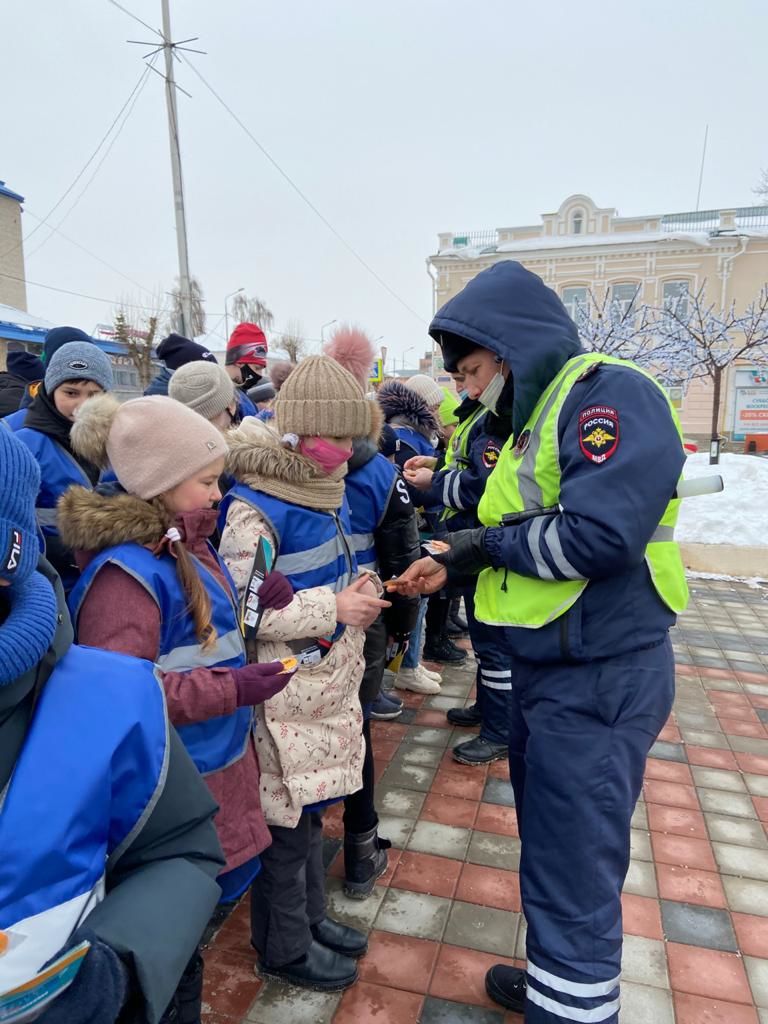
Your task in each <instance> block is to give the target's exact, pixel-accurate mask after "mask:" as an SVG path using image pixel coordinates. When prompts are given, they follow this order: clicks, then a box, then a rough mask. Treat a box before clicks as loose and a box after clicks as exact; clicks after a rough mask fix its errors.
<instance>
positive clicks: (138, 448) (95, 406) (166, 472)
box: [72, 395, 227, 501]
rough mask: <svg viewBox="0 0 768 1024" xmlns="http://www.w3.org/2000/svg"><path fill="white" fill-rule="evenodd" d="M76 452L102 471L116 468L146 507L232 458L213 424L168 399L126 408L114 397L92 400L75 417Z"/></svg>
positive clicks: (132, 403)
mask: <svg viewBox="0 0 768 1024" xmlns="http://www.w3.org/2000/svg"><path fill="white" fill-rule="evenodd" d="M72 447H73V449H74V450H75V451H76V452H77V453H78V454H80V455H83V456H84V457H85V458H86V459H88V460H89V461H90V462H93V463H95V464H96V465H97V466H102V467H104V466H106V465H107V464H109V465H111V466H112V469H113V470H114V471H115V475H116V476H117V479H118V480H119V481H120V483H121V484H122V485H123V487H124V488H125V489H126V491H128V492H129V493H130V494H135V495H136V497H138V498H143V499H144V500H145V501H148V500H149V499H150V498H155V497H157V495H158V494H163V493H164V492H165V491H170V490H171V489H172V488H173V487H176V486H178V484H180V483H183V482H184V481H185V480H189V478H190V477H191V476H194V474H195V473H198V472H199V471H200V470H201V469H205V467H206V466H210V464H211V463H212V462H215V461H216V459H219V458H223V457H224V456H225V455H226V453H227V444H226V441H225V440H224V437H223V435H222V434H221V432H220V431H219V430H217V429H216V427H214V426H213V424H212V423H209V422H208V421H207V420H205V419H203V417H202V416H200V415H198V413H196V412H194V411H193V410H192V409H190V408H188V406H186V405H182V404H181V402H176V401H174V400H173V399H172V398H166V397H165V395H148V396H147V397H146V398H134V399H132V400H131V401H130V402H125V403H124V404H123V405H119V404H118V403H117V402H116V401H115V399H114V398H112V396H111V395H97V396H96V397H95V398H91V399H89V400H88V401H87V402H84V403H83V404H82V405H81V406H80V408H79V409H78V411H77V413H76V415H75V423H74V426H73V427H72Z"/></svg>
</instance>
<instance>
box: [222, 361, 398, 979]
mask: <svg viewBox="0 0 768 1024" xmlns="http://www.w3.org/2000/svg"><path fill="white" fill-rule="evenodd" d="M274 411H275V420H274V422H275V424H276V426H277V431H275V430H273V429H272V428H271V427H270V426H269V425H267V424H266V423H263V422H262V421H260V420H256V419H253V418H247V419H245V420H244V421H243V423H242V424H241V426H240V427H239V428H238V429H237V430H235V431H232V432H230V434H229V435H228V441H229V445H230V457H229V464H228V465H229V469H230V472H231V473H232V475H233V476H234V477H235V479H236V480H237V484H236V485H235V487H234V488H233V489H232V490H231V491H230V493H229V494H228V495H227V497H226V498H225V501H224V503H223V508H222V512H223V515H224V517H225V522H226V524H225V526H224V529H223V532H222V538H221V549H220V550H221V554H222V556H223V557H224V560H225V561H226V563H227V565H228V567H229V569H230V571H231V573H232V575H233V577H234V580H235V582H236V584H237V587H238V590H240V591H241V592H242V591H244V590H245V588H246V587H247V585H248V580H249V577H250V574H251V567H252V564H253V560H254V549H255V547H256V545H257V543H258V542H259V539H260V538H265V539H266V540H267V541H268V542H269V545H270V547H271V548H272V550H273V551H274V553H275V556H276V557H275V562H274V564H275V567H276V568H277V569H278V570H279V571H280V572H282V573H284V574H285V575H286V576H287V577H288V580H289V581H290V583H291V586H292V588H293V591H294V597H293V600H292V601H291V603H290V604H289V605H288V606H287V607H285V608H283V609H281V610H276V611H275V610H273V611H267V612H265V613H264V615H263V618H262V620H261V624H260V626H259V633H258V638H257V639H258V644H257V657H258V658H259V660H263V661H266V662H269V661H271V660H272V659H274V658H283V657H288V656H293V657H296V658H298V659H299V669H298V671H297V673H296V675H295V676H294V678H293V680H292V681H291V683H290V684H289V685H288V686H287V687H286V689H285V690H284V691H282V693H280V694H278V695H277V696H275V697H274V698H272V699H271V700H269V701H267V702H266V703H265V704H264V705H262V706H261V707H260V708H258V709H257V713H256V737H257V745H258V751H259V762H260V766H261V787H262V791H261V796H262V806H263V808H264V815H265V817H266V819H267V822H268V824H269V826H270V832H271V834H272V846H271V847H270V848H269V849H268V850H266V851H265V852H264V855H263V857H262V865H263V867H262V872H261V874H260V875H259V877H258V878H257V880H256V882H255V884H254V886H253V889H252V892H251V941H252V943H253V945H254V946H255V948H256V949H257V951H258V953H259V956H260V967H261V970H262V972H263V973H264V974H266V975H268V976H270V977H276V978H279V979H282V980H286V981H290V982H292V983H294V984H297V985H302V986H304V987H308V988H317V989H322V990H326V991H331V990H337V989H342V988H346V987H347V986H348V985H351V984H352V983H353V982H354V981H355V980H356V978H357V968H356V965H355V963H354V960H353V959H352V957H355V956H360V955H362V954H363V953H364V952H365V950H366V940H365V936H364V935H362V934H361V933H360V932H359V931H357V930H355V929H354V928H346V927H345V926H344V925H341V924H339V923H337V922H335V921H332V920H330V919H329V918H327V917H326V913H325V871H324V868H323V860H322V845H321V844H322V817H321V812H322V809H323V808H324V806H326V805H327V802H328V801H335V800H338V799H340V798H342V797H344V796H347V795H348V794H349V793H352V792H355V791H356V790H358V789H360V786H361V784H362V765H363V739H362V712H361V708H360V700H359V696H358V691H359V686H360V681H361V678H362V675H363V670H364V659H363V643H364V639H365V633H364V631H365V629H366V628H367V627H368V626H370V625H371V623H372V622H373V621H374V620H375V619H376V618H377V617H378V615H379V613H380V611H381V609H382V608H385V607H388V602H386V601H382V600H380V599H379V597H378V595H379V593H380V592H381V587H380V584H379V582H378V577H376V576H375V575H373V574H370V573H368V574H363V575H361V576H358V568H357V562H356V559H355V554H354V542H353V539H352V537H351V527H350V517H349V508H348V505H347V502H346V500H345V496H344V476H345V473H346V469H347V460H348V458H349V456H350V455H351V453H352V438H353V437H360V436H364V435H368V434H369V433H370V430H371V403H370V402H369V401H367V400H366V398H365V395H364V393H363V390H362V388H361V387H360V385H359V384H358V383H357V381H356V380H355V379H354V377H353V376H352V375H351V374H350V373H348V372H347V371H346V370H345V369H343V367H341V366H340V365H339V364H338V363H336V362H335V361H334V360H332V359H328V358H327V357H325V356H311V357H309V358H307V359H304V360H302V362H300V363H299V365H298V366H297V367H296V369H295V370H294V371H293V372H292V373H291V375H290V376H289V377H288V379H287V380H286V382H285V384H283V386H282V388H281V390H280V392H279V394H278V396H277V398H276V399H275V404H274Z"/></svg>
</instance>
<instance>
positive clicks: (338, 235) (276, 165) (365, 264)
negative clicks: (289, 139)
mask: <svg viewBox="0 0 768 1024" xmlns="http://www.w3.org/2000/svg"><path fill="white" fill-rule="evenodd" d="M114 2H115V0H110V3H114ZM181 59H182V60H183V61H184V63H185V64H186V65H187V67H189V68H190V69H191V70H192V71H193V72H194V74H195V75H197V77H198V78H199V79H200V81H201V82H202V83H203V85H204V86H205V87H206V89H207V90H208V91H209V92H210V93H211V95H212V96H213V97H214V98H215V99H216V100H218V102H219V103H220V104H221V106H222V107H223V108H224V109H225V110H226V112H227V113H228V114H229V116H230V117H231V118H232V120H233V121H235V123H236V124H237V125H239V126H240V128H242V130H243V131H244V132H245V134H246V135H247V136H248V138H249V139H250V140H251V142H253V144H254V145H255V146H256V147H257V148H258V149H259V150H260V152H261V153H262V154H263V156H265V157H266V159H267V160H268V161H269V162H270V163H271V164H272V166H273V167H274V168H275V170H276V171H277V172H278V174H279V175H280V176H281V177H282V178H283V179H284V180H285V181H286V182H288V184H289V185H290V186H291V188H292V189H293V190H294V192H295V193H296V194H297V195H298V196H299V197H300V198H301V199H302V200H303V201H304V202H305V203H306V204H307V206H308V207H309V208H310V210H312V212H313V213H314V214H315V216H316V217H318V218H319V219H320V220H321V221H322V222H323V224H325V226H326V227H327V228H328V230H329V231H330V232H331V234H332V235H333V236H334V237H335V238H336V239H337V240H338V241H339V242H341V244H342V245H343V246H344V248H345V249H347V251H348V252H350V253H351V254H352V256H354V258H355V259H356V260H357V262H358V263H359V264H360V265H361V266H362V267H364V268H365V269H366V270H367V271H368V273H369V274H370V275H371V276H372V277H373V278H375V280H376V281H378V283H379V284H380V285H381V286H382V288H384V289H385V291H387V292H389V294H390V295H391V296H392V298H393V299H395V300H396V301H397V302H399V303H400V305H401V306H403V308H404V309H407V310H408V312H409V313H411V314H412V315H413V316H415V317H416V319H417V320H419V321H420V323H422V324H423V323H426V321H425V320H424V318H423V317H422V316H421V314H420V313H417V312H416V310H415V309H413V307H411V306H409V305H408V303H407V302H406V301H405V299H403V298H401V297H400V296H399V295H398V294H397V292H396V291H395V290H394V289H393V288H391V287H390V286H389V285H388V284H387V282H386V281H385V280H384V278H383V277H381V275H380V274H378V273H377V271H375V270H374V269H373V267H372V266H371V265H370V263H368V262H367V260H365V259H364V258H363V256H361V255H360V253H359V252H358V251H357V249H355V248H354V246H353V245H352V244H351V243H350V242H348V241H347V240H346V238H344V236H343V235H342V234H341V233H340V232H339V231H337V230H336V228H335V227H334V226H333V224H331V222H330V221H329V220H328V218H327V217H326V216H324V214H322V213H321V212H320V210H319V209H318V208H317V207H316V206H315V204H314V203H313V202H312V200H311V199H310V198H309V196H307V195H306V193H304V192H303V191H302V190H301V188H300V187H299V186H298V185H297V184H296V182H295V181H294V180H293V178H291V176H290V175H289V174H288V173H287V171H284V170H283V168H282V167H281V166H280V164H279V163H278V162H277V161H276V160H275V158H274V157H273V156H272V154H271V153H269V151H268V150H267V149H265V147H264V146H263V145H262V144H261V143H260V142H259V140H258V139H257V138H256V136H255V135H254V134H253V133H252V132H251V131H250V130H249V128H248V127H247V126H246V125H245V124H244V122H243V121H241V120H240V118H239V117H238V116H237V114H236V113H235V112H234V110H232V108H231V107H230V106H229V105H228V104H227V103H226V102H225V100H224V99H223V98H222V97H221V96H220V95H219V94H218V93H217V92H216V90H215V89H214V88H213V86H212V85H211V84H210V83H209V82H208V81H207V80H206V79H205V78H204V77H203V75H202V74H201V73H200V71H198V70H197V68H196V67H195V65H194V64H192V63H191V61H189V60H188V59H187V57H185V56H184V55H183V54H182V55H181Z"/></svg>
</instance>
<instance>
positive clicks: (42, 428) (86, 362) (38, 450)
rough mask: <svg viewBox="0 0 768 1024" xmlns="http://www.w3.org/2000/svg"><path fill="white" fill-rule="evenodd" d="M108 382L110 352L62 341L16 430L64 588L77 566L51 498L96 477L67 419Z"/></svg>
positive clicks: (67, 587)
mask: <svg viewBox="0 0 768 1024" xmlns="http://www.w3.org/2000/svg"><path fill="white" fill-rule="evenodd" d="M111 388H112V364H111V363H110V361H109V356H107V355H105V354H104V353H103V352H102V351H101V349H100V348H97V346H96V345H93V344H91V343H90V342H86V341H70V342H67V343H66V344H65V345H62V346H61V348H58V349H57V350H56V352H55V353H54V355H53V356H52V357H51V360H50V362H49V363H48V364H47V366H46V370H45V379H44V381H43V386H42V387H41V388H39V390H38V392H37V394H36V396H35V398H34V399H33V401H32V404H31V405H30V406H29V408H28V409H27V410H26V415H25V416H24V421H23V423H22V425H21V426H20V427H19V428H18V430H17V431H16V434H17V437H18V438H19V440H21V441H23V442H24V444H25V445H26V446H27V447H28V448H29V450H30V451H31V452H32V454H33V455H34V456H35V458H36V459H37V461H38V463H39V465H40V491H39V493H38V495H37V502H36V507H37V520H38V524H39V526H40V528H41V529H42V532H43V536H44V538H45V544H46V555H47V557H48V559H49V560H50V562H51V564H52V565H53V567H54V568H55V569H56V571H57V572H58V573H59V575H60V576H61V580H62V583H63V584H64V589H65V590H66V591H69V590H70V589H71V588H72V587H73V586H74V584H75V581H76V580H77V575H78V572H77V566H76V564H75V561H74V558H73V555H72V551H71V550H70V549H69V548H67V547H66V545H65V544H62V542H61V538H60V536H59V531H58V527H57V514H56V502H57V501H58V500H59V498H60V497H61V495H62V494H63V493H64V492H65V491H66V490H67V488H68V487H71V486H72V484H79V485H80V486H81V487H87V488H89V489H90V488H92V487H94V486H95V485H96V483H98V480H99V469H98V467H97V466H94V465H93V463H92V462H90V461H89V460H88V459H85V458H83V457H82V456H81V455H78V454H77V453H76V452H74V451H73V449H72V444H71V433H72V425H73V423H74V421H75V413H76V412H77V410H78V409H79V408H80V406H81V405H82V404H83V402H85V401H87V399H89V398H91V397H93V396H94V395H98V394H101V393H102V392H104V391H110V390H111Z"/></svg>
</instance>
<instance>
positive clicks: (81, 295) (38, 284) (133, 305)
mask: <svg viewBox="0 0 768 1024" xmlns="http://www.w3.org/2000/svg"><path fill="white" fill-rule="evenodd" d="M0 277H5V278H7V279H8V280H9V281H22V282H23V283H24V284H28V285H31V286H32V287H33V288H44V289H45V290H46V291H49V292H60V293H61V294H62V295H74V296H75V297H76V298H78V299H90V300H91V301H92V302H103V303H104V304H105V305H107V306H124V307H125V308H126V309H145V310H150V311H151V312H153V313H157V306H143V305H141V304H140V303H138V302H116V301H115V300H114V299H105V298H104V297H103V296H102V295H87V294H86V293H85V292H74V291H71V290H70V289H68V288H58V287H57V286H56V285H53V284H43V282H42V281H29V280H28V279H27V278H25V277H18V276H17V275H16V274H6V273H4V272H3V271H0ZM165 308H166V309H167V308H168V307H167V306H166V307H165ZM161 312H162V311H161Z"/></svg>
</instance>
